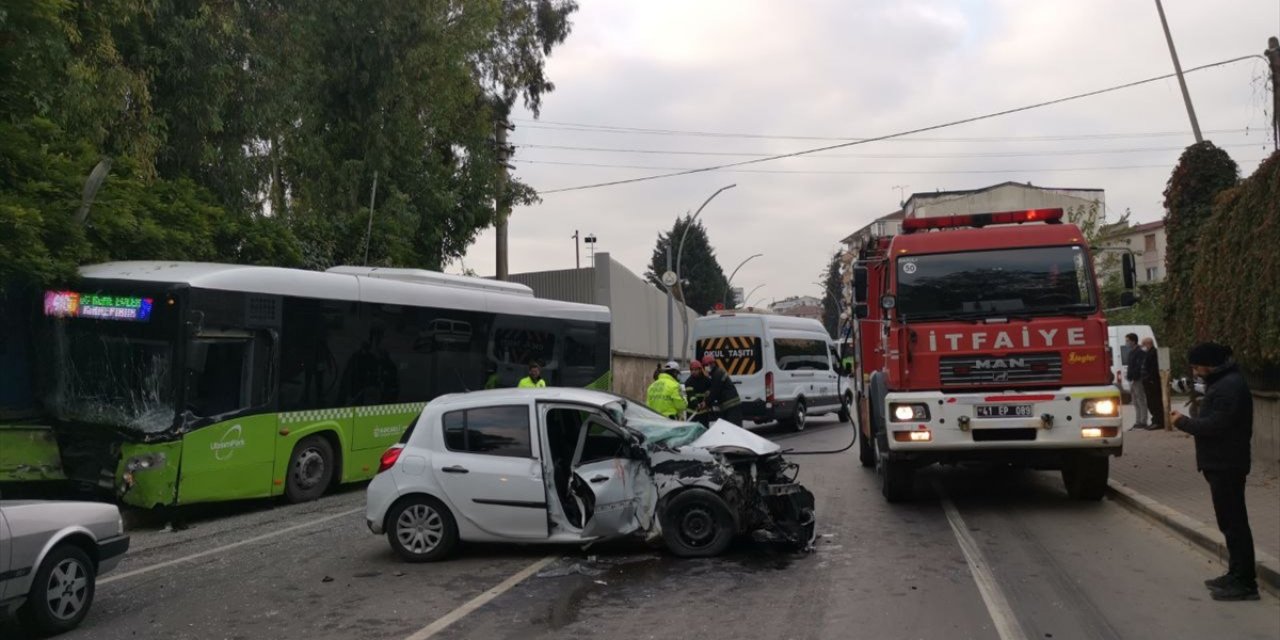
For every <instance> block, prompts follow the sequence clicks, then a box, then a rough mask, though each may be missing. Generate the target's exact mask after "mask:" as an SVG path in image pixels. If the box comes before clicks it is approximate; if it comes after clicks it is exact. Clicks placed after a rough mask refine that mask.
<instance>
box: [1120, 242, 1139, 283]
mask: <svg viewBox="0 0 1280 640" xmlns="http://www.w3.org/2000/svg"><path fill="white" fill-rule="evenodd" d="M1120 272H1121V274H1122V275H1123V277H1124V288H1125V290H1130V291H1131V290H1133V287H1134V285H1135V284H1136V283H1137V280H1138V265H1137V264H1136V261H1135V260H1134V259H1133V254H1132V253H1129V252H1127V251H1126V252H1125V253H1123V254H1121V255H1120Z"/></svg>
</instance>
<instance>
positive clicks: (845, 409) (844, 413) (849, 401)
mask: <svg viewBox="0 0 1280 640" xmlns="http://www.w3.org/2000/svg"><path fill="white" fill-rule="evenodd" d="M842 400H843V401H842V402H841V403H840V411H839V413H837V414H836V417H837V418H839V420H840V422H850V423H851V422H853V396H852V395H850V394H847V393H846V394H845V395H844V398H843V399H842Z"/></svg>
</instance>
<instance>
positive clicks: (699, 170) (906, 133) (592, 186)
mask: <svg viewBox="0 0 1280 640" xmlns="http://www.w3.org/2000/svg"><path fill="white" fill-rule="evenodd" d="M1257 57H1258V54H1252V55H1248V56H1241V57H1238V58H1232V59H1230V60H1223V61H1220V62H1214V63H1211V64H1206V65H1201V66H1199V67H1194V68H1191V69H1187V70H1186V71H1184V72H1183V73H1192V72H1194V71H1200V70H1203V69H1211V68H1214V67H1221V66H1224V65H1228V64H1232V63H1236V62H1241V61H1244V60H1250V59H1252V58H1257ZM1174 75H1175V74H1164V75H1161V76H1156V77H1154V78H1147V79H1146V80H1138V81H1135V82H1129V83H1126V84H1121V85H1116V86H1113V87H1107V88H1105V89H1098V90H1095V91H1089V92H1087V93H1080V94H1076V95H1073V96H1067V97H1065V98H1058V99H1056V100H1048V101H1045V102H1038V103H1035V104H1030V105H1026V106H1022V107H1014V108H1012V109H1005V110H1003V111H997V112H994V113H988V114H984V115H980V116H973V117H969V118H964V119H962V120H953V121H951V122H945V123H942V124H935V125H930V126H927V127H920V128H918V129H911V130H908V131H900V132H898V133H890V134H886V135H883V136H879V137H874V138H865V139H862V140H854V141H852V142H842V143H839V144H832V145H826V146H822V147H816V148H813V149H805V150H802V151H794V152H791V153H783V154H778V155H774V156H769V157H766V158H753V159H751V160H741V161H738V162H730V163H726V164H720V165H714V166H710V167H699V168H696V169H685V170H681V171H673V172H670V173H660V174H656V175H651V176H643V177H639V178H629V179H626V180H612V181H609V182H598V183H595V184H585V185H579V186H576V187H562V188H560V189H549V190H546V191H539V194H540V195H548V194H552V193H564V192H567V191H582V190H585V189H599V188H601V187H612V186H617V185H623V184H634V183H637V182H648V181H651V180H660V179H663V178H674V177H677V176H686V175H692V174H695V173H706V172H709V171H720V170H724V169H731V168H735V167H741V166H744V165H750V164H759V163H762V162H771V161H774V160H781V159H783V158H795V157H798V156H804V155H810V154H814V153H820V152H822V151H832V150H835V149H843V148H844V147H852V146H855V145H859V144H866V143H868V142H877V141H880V140H889V139H891V138H901V137H903V136H909V135H913V134H917V133H924V132H926V131H936V130H938V129H945V128H947V127H954V126H957V125H962V124H968V123H971V122H978V121H981V120H989V119H991V118H997V117H1000V116H1006V115H1010V114H1014V113H1020V112H1023V111H1030V110H1032V109H1039V108H1041V107H1047V106H1051V105H1055V104H1061V103H1064V102H1070V101H1072V100H1079V99H1082V98H1088V97H1092V96H1097V95H1102V94H1104V93H1111V92H1114V91H1119V90H1121V89H1128V88H1131V87H1136V86H1139V85H1143V84H1148V83H1151V82H1158V81H1160V80H1165V79H1168V78H1171V77H1173V76H1174Z"/></svg>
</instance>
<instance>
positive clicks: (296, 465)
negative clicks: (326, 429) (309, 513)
mask: <svg viewBox="0 0 1280 640" xmlns="http://www.w3.org/2000/svg"><path fill="white" fill-rule="evenodd" d="M334 462H335V456H334V455H333V445H331V444H329V440H328V439H327V438H325V437H324V436H320V435H315V436H307V437H305V438H303V439H302V440H301V441H299V442H298V444H297V445H295V446H294V447H293V454H291V455H290V456H289V468H288V470H287V472H286V475H285V482H284V495H285V497H286V498H288V499H289V502H294V503H297V502H310V501H312V500H315V499H316V498H319V497H320V496H322V495H324V492H325V491H326V490H327V489H328V488H329V485H330V484H331V483H332V482H333V474H334V472H335V471H336V470H335V469H334Z"/></svg>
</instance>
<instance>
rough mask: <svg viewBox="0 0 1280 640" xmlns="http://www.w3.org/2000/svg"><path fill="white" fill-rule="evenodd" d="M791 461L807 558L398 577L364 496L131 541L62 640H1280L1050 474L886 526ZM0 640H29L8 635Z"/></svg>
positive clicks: (520, 560) (856, 474)
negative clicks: (809, 547)
mask: <svg viewBox="0 0 1280 640" xmlns="http://www.w3.org/2000/svg"><path fill="white" fill-rule="evenodd" d="M760 431H761V432H762V433H764V434H765V435H768V436H770V437H772V438H774V439H777V440H779V441H780V442H782V443H784V444H785V446H787V447H791V448H793V449H796V450H816V449H835V448H839V447H842V446H844V445H845V444H847V443H848V442H849V439H850V436H851V431H850V429H849V427H848V425H841V424H837V423H835V422H834V421H833V420H830V419H827V420H815V421H813V422H811V426H810V429H809V430H808V431H806V432H805V433H803V434H799V435H793V434H782V433H780V432H778V431H777V430H776V429H773V428H769V427H765V428H763V429H761V430H760ZM795 459H796V460H797V461H798V462H800V463H801V465H802V469H801V476H800V479H801V481H802V482H803V483H805V484H806V485H807V486H808V487H809V488H810V489H811V490H813V492H814V493H815V494H816V495H817V498H818V514H819V518H820V521H819V535H820V538H819V543H818V545H817V550H816V551H815V552H814V553H812V554H801V555H797V554H790V553H782V552H779V551H777V550H774V549H772V548H770V547H768V546H762V545H757V544H754V543H750V542H743V543H741V544H738V545H736V546H735V547H734V548H733V550H732V551H731V553H729V554H728V555H726V556H724V557H721V558H716V559H709V560H679V559H676V558H672V557H669V556H667V555H666V554H664V553H663V552H661V551H656V550H653V549H650V548H648V547H646V546H644V545H636V544H613V545H608V546H605V547H595V548H591V549H588V550H581V549H578V548H564V547H520V546H490V545H484V546H479V545H470V546H467V547H466V548H465V550H464V552H463V554H462V556H461V557H459V558H457V559H455V560H452V561H448V562H443V563H439V564H429V565H410V564H405V563H402V562H400V561H399V560H398V559H397V558H396V557H394V556H393V555H392V553H391V551H390V549H389V547H388V546H387V543H386V540H385V539H384V538H381V537H377V536H373V535H371V534H370V533H369V532H368V530H367V529H366V528H365V526H364V522H363V516H362V511H363V509H362V507H363V504H364V494H363V491H362V490H361V489H360V488H358V487H357V488H354V489H351V490H348V491H346V492H343V493H340V494H338V495H333V496H328V497H326V498H324V499H322V500H320V501H318V502H315V503H311V504H306V505H294V506H287V507H284V506H273V505H271V504H266V503H250V504H237V505H229V506H219V507H216V508H211V509H204V510H202V511H200V512H197V513H190V514H188V515H189V516H190V521H189V523H188V524H189V525H190V526H189V528H187V529H184V530H180V531H171V530H168V529H161V528H157V527H155V526H154V525H153V526H151V527H150V528H148V527H147V526H145V525H146V524H147V523H143V525H144V526H143V528H140V529H137V530H135V531H134V532H133V536H134V537H133V549H132V550H131V551H130V554H129V556H128V558H127V560H126V561H125V562H124V563H123V564H122V565H121V566H120V567H119V568H118V569H117V570H116V571H115V572H113V573H111V574H108V575H107V576H104V577H103V579H102V580H103V581H102V583H101V584H100V586H99V588H98V594H97V601H96V602H95V604H94V609H93V611H92V612H91V614H90V616H89V618H88V619H87V620H86V621H85V624H84V625H83V626H82V627H81V628H80V629H79V630H77V631H75V632H72V633H70V634H67V635H66V636H63V637H65V638H67V639H68V640H79V639H93V640H125V639H128V640H136V639H150V638H155V639H157V640H159V639H163V640H178V639H183V638H201V639H203V638H223V639H246V640H247V639H251V638H252V639H257V638H273V639H281V640H284V639H291V638H297V639H305V640H322V639H329V638H334V639H337V638H344V639H345V638H371V639H381V638H387V639H404V638H409V637H411V636H414V634H418V635H417V637H416V638H415V640H422V638H423V637H424V634H423V633H420V632H421V631H422V630H424V629H427V630H428V631H430V630H435V632H436V633H435V635H432V636H430V637H435V638H513V639H514V638H520V639H527V638H593V639H594V638H602V637H603V638H609V637H618V638H623V637H625V638H663V639H667V638H699V639H705V638H735V639H736V638H948V639H950V638H1023V637H1025V638H1104V639H1106V638H1211V637H1230V638H1241V639H1244V638H1259V639H1271V640H1274V639H1276V638H1280V601H1277V600H1276V599H1275V598H1272V597H1270V596H1268V595H1266V594H1264V596H1263V600H1262V601H1260V602H1246V603H1217V602H1213V601H1212V600H1210V599H1209V597H1208V593H1207V592H1206V591H1205V589H1204V587H1202V586H1201V584H1200V582H1201V580H1203V579H1204V578H1206V577H1211V576H1214V575H1217V574H1218V573H1220V572H1221V570H1222V569H1221V567H1220V565H1219V564H1218V563H1216V562H1215V561H1213V560H1210V559H1209V558H1208V557H1207V556H1205V555H1202V554H1201V553H1200V552H1199V551H1197V550H1195V549H1193V548H1192V547H1190V546H1188V545H1187V544H1185V543H1183V542H1182V541H1180V540H1178V539H1175V538H1173V537H1171V536H1170V535H1168V534H1166V533H1165V532H1164V531H1163V530H1162V529H1159V528H1157V527H1155V526H1154V525H1151V524H1149V523H1148V522H1147V521H1145V520H1142V519H1141V518H1139V517H1137V516H1135V515H1133V514H1131V513H1129V512H1128V511H1125V510H1124V509H1123V508H1121V507H1119V506H1118V505H1115V504H1111V503H1109V502H1105V501H1104V502H1102V503H1078V502H1072V501H1069V500H1068V499H1067V498H1066V495H1065V492H1064V491H1063V490H1062V488H1061V482H1060V481H1059V479H1058V476H1057V474H1049V473H1039V472H1019V471H995V470H990V469H975V468H960V469H952V468H948V469H939V468H933V469H930V470H927V471H925V472H922V473H921V474H920V476H919V482H920V486H919V490H920V493H921V497H920V498H919V499H918V500H917V501H915V502H913V503H911V504H907V505H893V506H890V505H888V504H886V503H885V502H884V501H883V500H882V498H881V496H880V494H879V491H878V486H877V483H876V477H875V475H874V473H872V472H870V471H868V470H865V469H862V468H861V467H860V466H859V465H858V462H857V453H856V448H855V449H851V450H849V451H846V452H843V453H840V454H834V455H814V456H799V457H796V458H795ZM535 563H537V564H539V565H543V564H544V563H545V565H544V566H539V567H538V570H537V571H536V572H532V573H531V575H529V577H527V578H526V579H523V580H520V581H518V582H517V581H516V580H513V579H511V578H512V577H513V576H516V577H518V576H517V574H519V573H521V572H522V571H523V572H525V573H530V567H531V566H533V565H535ZM512 585H513V586H512ZM495 587H500V589H498V590H494V589H495ZM506 587H509V588H506ZM491 590H493V591H491ZM486 593H488V596H486V597H485V598H482V600H484V601H483V603H481V604H479V605H478V606H477V603H476V602H475V600H476V599H477V598H478V597H480V596H484V595H485V594H486ZM468 603H470V604H468ZM448 621H452V622H451V624H448V625H447V626H445V625H444V622H448ZM433 625H434V626H433ZM0 637H3V638H6V639H8V638H15V639H23V638H24V636H23V635H22V634H21V632H20V631H19V630H17V629H16V627H15V626H14V625H13V624H12V623H11V622H0Z"/></svg>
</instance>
